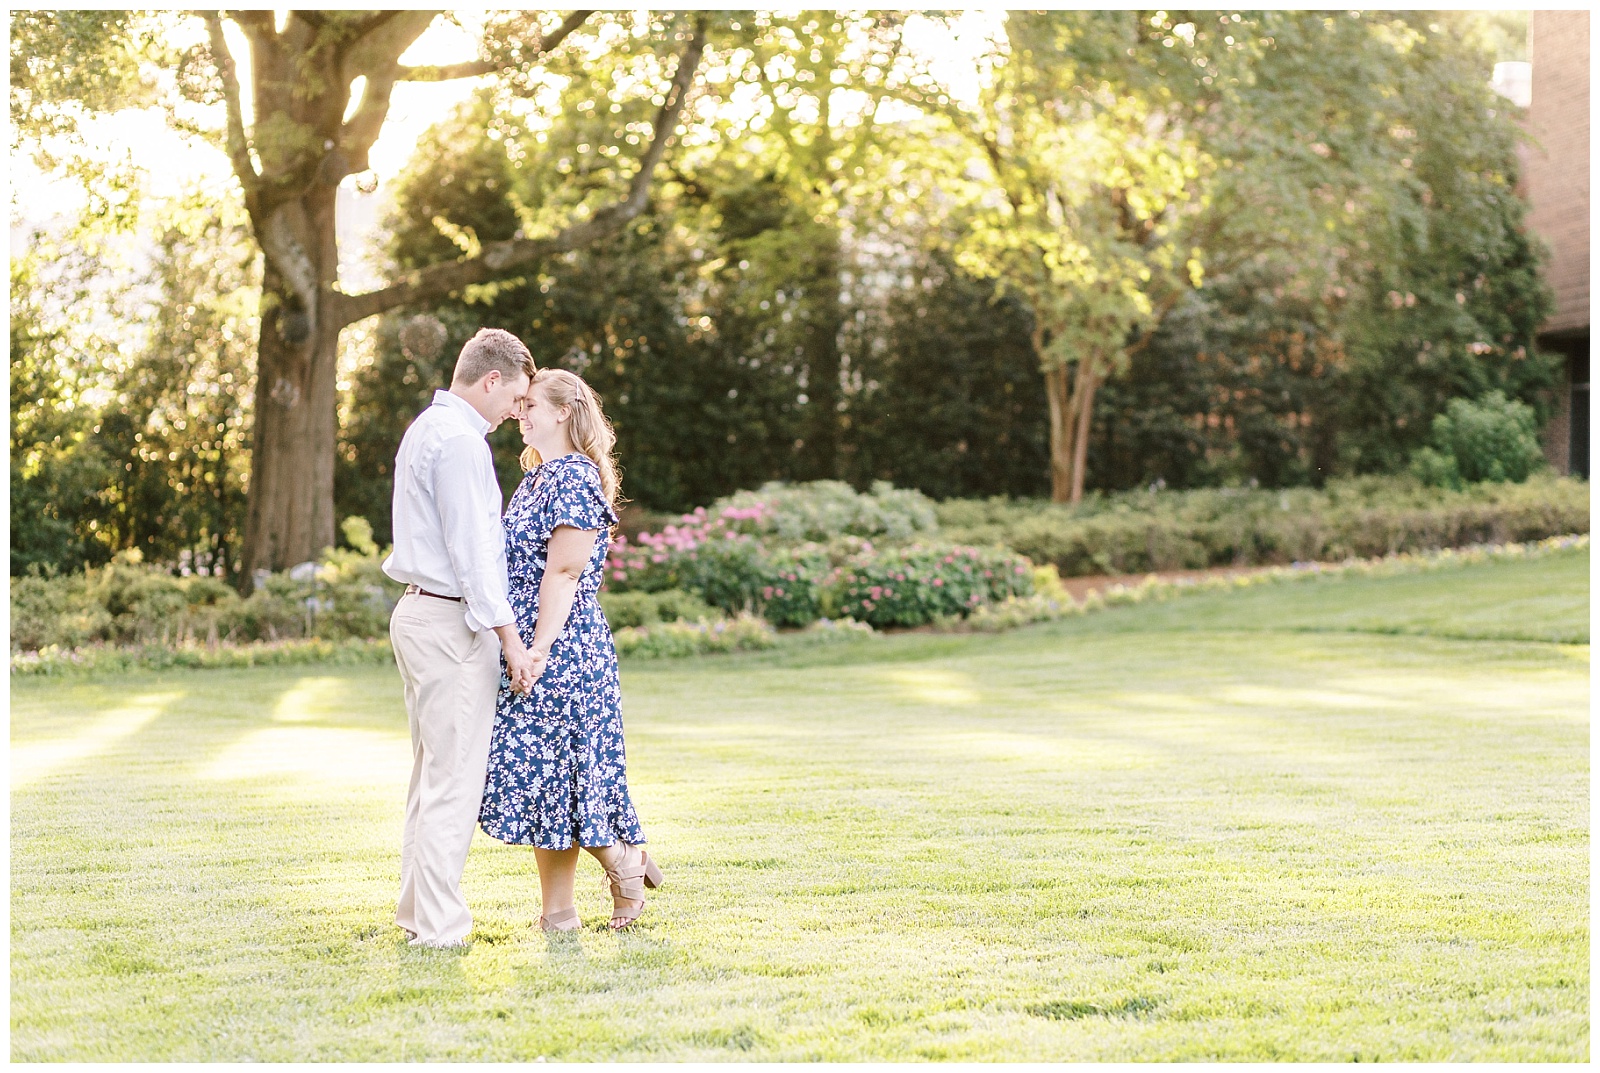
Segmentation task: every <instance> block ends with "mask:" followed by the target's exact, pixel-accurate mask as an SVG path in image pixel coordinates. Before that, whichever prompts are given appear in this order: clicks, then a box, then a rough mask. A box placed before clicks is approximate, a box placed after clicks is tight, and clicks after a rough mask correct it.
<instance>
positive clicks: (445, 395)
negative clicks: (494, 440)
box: [433, 389, 490, 436]
mask: <svg viewBox="0 0 1600 1073" xmlns="http://www.w3.org/2000/svg"><path fill="white" fill-rule="evenodd" d="M433 404H434V405H435V406H443V407H444V408H445V409H447V410H451V411H453V412H455V413H457V414H460V415H461V418H462V419H463V420H464V421H466V423H467V424H469V425H471V426H472V429H473V431H474V432H476V433H477V434H478V435H480V436H487V435H489V431H490V429H489V422H487V421H485V420H484V419H483V415H482V414H480V413H479V412H478V411H476V410H474V409H473V408H472V404H471V403H470V402H468V401H467V400H466V399H463V398H462V397H461V396H459V395H452V394H451V393H450V392H448V391H444V390H442V389H441V390H438V391H435V392H434V393H433Z"/></svg>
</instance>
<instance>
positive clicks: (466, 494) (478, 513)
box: [433, 435, 516, 630]
mask: <svg viewBox="0 0 1600 1073" xmlns="http://www.w3.org/2000/svg"><path fill="white" fill-rule="evenodd" d="M433 465H434V472H433V501H434V504H435V505H436V506H437V507H438V509H439V524H440V527H441V528H442V529H443V530H444V546H445V551H446V553H448V554H449V556H450V565H451V566H452V567H453V568H454V570H455V575H456V580H457V581H459V582H460V583H461V595H463V596H465V597H466V599H467V625H468V626H469V627H471V628H472V629H474V630H482V629H491V628H493V627H495V626H505V625H508V624H510V623H512V622H515V621H516V615H515V614H514V613H513V612H512V610H511V599H510V592H509V588H510V586H509V584H508V582H507V581H506V537H505V530H504V528H503V527H502V525H501V522H500V486H499V485H498V484H497V483H495V479H494V462H493V460H492V458H491V456H490V454H489V445H488V443H487V442H485V441H483V440H480V439H478V438H477V437H474V436H465V435H463V436H452V437H450V438H449V439H447V440H446V441H445V442H444V444H443V445H442V446H441V448H440V450H439V453H438V455H437V456H436V457H435V459H434V463H433Z"/></svg>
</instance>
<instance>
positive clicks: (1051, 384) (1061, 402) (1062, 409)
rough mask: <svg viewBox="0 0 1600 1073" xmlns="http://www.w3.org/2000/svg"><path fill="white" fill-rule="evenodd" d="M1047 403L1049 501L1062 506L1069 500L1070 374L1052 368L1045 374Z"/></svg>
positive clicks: (1066, 368)
mask: <svg viewBox="0 0 1600 1073" xmlns="http://www.w3.org/2000/svg"><path fill="white" fill-rule="evenodd" d="M1044 389H1045V396H1046V399H1047V400H1048V401H1049V403H1050V498H1051V500H1053V501H1054V502H1057V503H1065V502H1067V501H1068V500H1069V499H1070V498H1071V496H1072V455H1071V444H1072V425H1073V418H1074V416H1075V415H1074V412H1073V409H1072V370H1071V369H1069V368H1068V367H1067V366H1065V365H1054V366H1051V367H1050V368H1048V369H1046V370H1045V372H1044Z"/></svg>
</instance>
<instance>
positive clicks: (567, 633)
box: [478, 454, 644, 849]
mask: <svg viewBox="0 0 1600 1073" xmlns="http://www.w3.org/2000/svg"><path fill="white" fill-rule="evenodd" d="M504 520H505V530H506V562H507V565H508V566H509V568H510V576H511V607H512V610H514V611H515V612H516V615H517V632H518V633H520V634H521V635H522V640H523V643H525V644H528V643H531V642H532V641H533V626H534V620H535V619H536V618H537V617H538V614H539V585H540V583H541V582H542V581H543V580H544V569H545V554H546V551H547V549H548V548H549V546H550V534H551V533H552V532H554V531H555V529H556V527H557V526H560V525H570V526H572V527H573V528H575V529H598V530H600V535H599V537H598V539H596V540H595V545H594V554H593V555H592V556H591V557H590V559H589V564H588V566H586V567H585V568H584V571H583V574H582V576H581V577H579V579H578V590H577V593H576V595H575V596H574V597H573V601H572V611H571V613H570V614H569V615H568V616H567V625H566V628H565V629H564V630H562V631H561V634H560V636H559V637H558V638H557V639H556V641H555V643H554V644H552V645H551V646H550V658H549V660H548V661H547V662H546V664H545V668H544V674H543V675H542V676H540V678H539V681H538V682H537V683H536V684H535V685H534V687H533V691H532V692H530V693H527V694H523V693H515V692H512V690H511V685H510V681H509V679H507V678H506V676H505V673H504V661H502V663H501V672H502V673H501V678H500V695H499V698H498V700H497V702H496V704H495V717H494V736H493V738H492V739H491V741H490V745H489V778H488V782H487V784H486V785H485V786H484V790H483V805H482V807H481V808H480V809H479V811H478V823H479V825H481V826H482V827H483V830H484V833H486V834H488V835H491V836H492V837H494V838H498V839H499V840H500V841H502V842H510V843H513V844H515V845H523V846H538V847H539V848H541V849H567V848H568V847H570V846H572V845H573V844H574V842H576V844H578V845H582V846H609V845H612V844H614V843H616V842H617V841H619V840H620V841H622V842H627V843H630V844H637V843H640V842H643V841H644V830H643V829H642V828H641V827H640V826H639V817H638V815H637V814H636V813H635V812H634V810H633V802H632V800H630V798H629V796H628V773H627V758H626V756H625V754H624V752H623V748H622V690H621V686H620V683H619V681H618V679H617V651H616V649H615V648H614V647H613V646H612V642H611V627H610V626H609V625H607V623H606V619H605V615H604V613H603V612H602V611H601V610H600V601H599V599H598V598H597V596H596V595H595V594H596V593H597V592H598V591H599V588H600V578H601V571H602V569H603V568H604V565H605V559H606V548H607V546H608V545H609V544H610V539H611V538H610V534H609V529H610V527H611V526H612V525H614V524H616V521H617V516H616V513H615V512H614V511H612V509H611V504H610V503H609V502H607V501H606V497H605V495H604V493H603V492H602V491H601V487H600V471H599V469H598V467H596V466H595V464H594V462H593V461H591V460H590V459H589V458H588V457H587V456H585V455H580V454H572V455H563V456H562V457H560V458H554V459H551V460H550V461H549V462H546V463H544V464H543V465H541V466H540V467H539V468H538V469H536V470H534V471H533V472H532V473H530V474H528V475H527V476H526V477H524V478H523V479H522V484H521V485H519V486H518V487H517V491H516V494H515V495H513V496H512V497H511V504H510V506H508V507H507V508H506V513H505V519H504Z"/></svg>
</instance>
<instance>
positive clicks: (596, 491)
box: [550, 458, 617, 530]
mask: <svg viewBox="0 0 1600 1073" xmlns="http://www.w3.org/2000/svg"><path fill="white" fill-rule="evenodd" d="M553 476H554V477H555V479H556V487H555V488H554V490H553V493H554V494H553V495H552V496H551V500H550V528H551V529H552V530H554V529H555V528H556V527H557V526H559V525H570V526H572V527H573V528H574V529H588V530H594V529H609V528H611V527H612V526H613V525H616V524H617V512H616V511H614V510H612V509H611V503H610V502H609V501H608V500H607V499H606V496H605V492H604V491H602V490H601V487H600V470H599V469H598V468H597V467H596V466H595V464H594V463H593V462H591V461H589V459H587V458H583V459H578V460H572V461H567V462H565V463H564V464H563V465H562V466H561V468H560V470H559V472H557V473H556V474H554V475H553Z"/></svg>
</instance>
